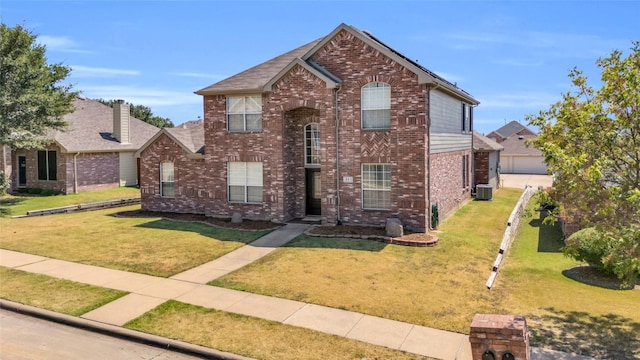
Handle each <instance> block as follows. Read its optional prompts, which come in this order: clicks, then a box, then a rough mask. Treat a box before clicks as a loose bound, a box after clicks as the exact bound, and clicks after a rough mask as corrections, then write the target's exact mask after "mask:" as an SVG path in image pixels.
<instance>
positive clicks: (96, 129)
mask: <svg viewBox="0 0 640 360" xmlns="http://www.w3.org/2000/svg"><path fill="white" fill-rule="evenodd" d="M73 106H74V108H75V110H74V111H73V112H72V113H70V114H67V115H65V116H64V117H63V119H64V120H65V121H66V122H67V124H68V125H67V128H66V130H65V131H60V130H56V131H52V132H51V133H50V134H49V138H51V139H52V140H54V141H55V142H57V143H58V145H60V147H62V149H63V151H64V152H119V151H135V150H138V148H140V146H142V145H143V144H144V143H145V142H146V141H147V140H149V139H150V138H151V137H152V136H153V135H154V134H155V133H156V132H158V128H157V127H155V126H153V125H151V124H148V123H146V122H144V121H142V120H139V119H136V118H134V117H130V136H131V138H130V143H129V144H121V143H120V142H119V141H118V140H116V138H114V137H113V109H112V108H111V107H109V106H107V105H104V104H102V103H100V102H98V101H95V100H91V99H86V98H76V99H74V100H73Z"/></svg>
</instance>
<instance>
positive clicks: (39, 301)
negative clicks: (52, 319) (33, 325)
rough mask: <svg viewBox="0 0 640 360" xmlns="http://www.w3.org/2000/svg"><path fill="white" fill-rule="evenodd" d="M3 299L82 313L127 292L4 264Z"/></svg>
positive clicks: (0, 284)
mask: <svg viewBox="0 0 640 360" xmlns="http://www.w3.org/2000/svg"><path fill="white" fill-rule="evenodd" d="M0 279H2V281H0V297H2V298H3V299H7V300H11V301H15V302H19V303H22V304H27V305H31V306H35V307H39V308H42V309H47V310H51V311H55V312H59V313H63V314H69V315H75V316H79V315H82V314H84V313H87V312H89V311H91V310H93V309H96V308H99V307H100V306H102V305H104V304H107V303H109V302H111V301H114V300H116V299H118V298H120V297H122V296H124V295H126V294H127V293H126V292H124V291H117V290H111V289H105V288H101V287H97V286H92V285H87V284H80V283H76V282H73V281H69V280H62V279H56V278H52V277H49V276H45V275H39V274H32V273H27V272H24V271H19V270H14V269H9V268H6V267H1V266H0Z"/></svg>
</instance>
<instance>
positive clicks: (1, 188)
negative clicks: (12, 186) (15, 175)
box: [0, 171, 9, 195]
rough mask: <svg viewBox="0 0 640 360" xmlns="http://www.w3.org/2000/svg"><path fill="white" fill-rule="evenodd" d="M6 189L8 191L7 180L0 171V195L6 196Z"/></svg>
mask: <svg viewBox="0 0 640 360" xmlns="http://www.w3.org/2000/svg"><path fill="white" fill-rule="evenodd" d="M8 189H9V178H8V177H7V175H6V174H5V173H4V171H0V195H6V194H7V190H8Z"/></svg>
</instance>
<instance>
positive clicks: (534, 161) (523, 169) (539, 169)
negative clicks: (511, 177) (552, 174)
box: [511, 156, 547, 174]
mask: <svg viewBox="0 0 640 360" xmlns="http://www.w3.org/2000/svg"><path fill="white" fill-rule="evenodd" d="M511 159H512V164H511V165H512V166H511V169H512V171H513V174H546V173H547V165H546V164H545V163H544V161H543V160H542V157H539V156H527V157H525V156H513V157H512V158H511Z"/></svg>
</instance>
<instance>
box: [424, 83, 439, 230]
mask: <svg viewBox="0 0 640 360" xmlns="http://www.w3.org/2000/svg"><path fill="white" fill-rule="evenodd" d="M434 84H436V86H435V87H433V88H432V87H429V112H428V115H429V119H428V121H427V202H428V204H429V208H428V209H429V215H430V216H429V218H428V219H427V223H428V225H429V226H427V228H428V229H429V230H433V227H432V226H431V217H432V216H433V213H432V211H433V210H432V209H431V208H432V205H431V108H432V104H431V92H432V91H433V90H435V89H437V88H439V87H440V84H438V83H437V82H435V81H434Z"/></svg>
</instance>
